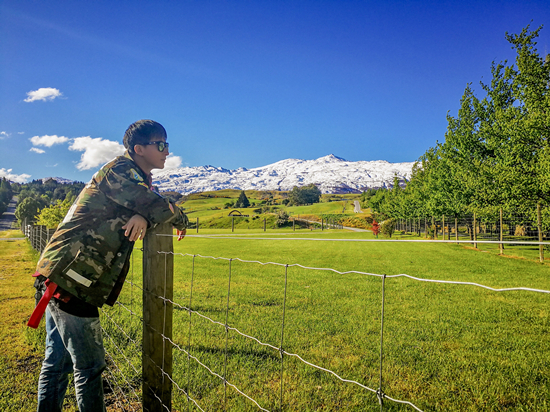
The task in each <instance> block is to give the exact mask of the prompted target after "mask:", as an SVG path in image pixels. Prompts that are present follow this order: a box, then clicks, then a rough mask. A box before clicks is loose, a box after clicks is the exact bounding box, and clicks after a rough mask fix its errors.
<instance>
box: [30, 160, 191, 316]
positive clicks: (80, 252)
mask: <svg viewBox="0 0 550 412" xmlns="http://www.w3.org/2000/svg"><path fill="white" fill-rule="evenodd" d="M150 181H151V177H150V176H148V175H146V174H145V173H144V172H143V171H142V170H141V169H140V168H139V167H138V166H137V164H136V163H134V161H133V160H132V158H131V157H130V156H129V155H128V154H127V153H126V154H125V155H124V156H119V157H117V158H115V159H113V160H112V161H110V162H109V163H107V164H106V165H105V166H103V167H102V168H101V169H100V170H99V171H98V172H97V173H96V174H95V175H94V176H93V177H92V180H91V181H90V183H88V184H87V185H86V187H85V188H84V189H83V190H82V192H81V193H80V195H79V196H78V198H77V199H76V201H75V202H74V204H73V205H72V207H71V209H70V210H69V212H68V213H67V216H65V219H64V220H63V222H62V223H61V224H60V225H59V226H58V228H57V230H56V232H55V234H54V235H53V236H52V238H51V240H50V241H49V242H48V244H47V246H46V248H45V249H44V251H43V253H42V255H41V257H40V260H39V262H38V266H37V272H38V273H40V274H41V275H42V276H44V277H46V278H48V279H50V280H51V281H52V282H55V283H56V284H57V285H58V286H59V287H60V288H61V289H63V290H64V291H66V292H68V293H69V294H70V295H72V296H76V297H77V298H79V299H81V300H82V301H84V302H87V303H90V304H92V305H94V306H98V307H101V306H103V304H104V303H107V304H110V305H113V304H114V302H115V301H116V298H117V297H118V294H119V293H120V289H121V288H122V282H123V281H124V278H125V277H126V274H127V272H128V266H129V265H128V262H129V256H130V254H131V253H132V248H133V246H134V242H130V241H129V240H128V238H127V237H126V236H124V229H122V226H124V225H125V224H126V223H127V222H128V220H129V219H130V218H131V217H132V216H133V215H135V214H136V213H138V214H140V215H142V216H143V217H144V218H145V219H147V221H148V222H149V224H150V225H156V224H158V223H163V222H169V223H172V225H173V226H174V227H176V228H177V229H180V230H182V229H185V228H186V227H187V225H188V219H187V216H186V215H185V214H184V213H183V212H182V211H181V210H180V209H179V208H178V207H177V206H176V205H174V204H172V203H170V201H169V200H168V199H166V198H164V197H162V196H160V195H159V194H157V193H156V192H154V191H153V190H152V189H151V187H150V183H149V182H150Z"/></svg>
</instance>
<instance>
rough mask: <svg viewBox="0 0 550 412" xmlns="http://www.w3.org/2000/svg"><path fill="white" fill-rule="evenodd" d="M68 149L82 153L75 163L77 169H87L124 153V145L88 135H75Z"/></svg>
mask: <svg viewBox="0 0 550 412" xmlns="http://www.w3.org/2000/svg"><path fill="white" fill-rule="evenodd" d="M69 150H75V151H79V152H84V153H82V156H80V162H79V163H78V164H77V165H76V168H77V169H78V170H88V169H92V168H94V167H97V166H99V165H103V164H104V163H107V162H108V161H109V160H111V159H113V158H114V157H116V156H120V155H122V154H124V150H125V149H124V146H123V145H121V144H120V143H118V142H113V141H111V140H106V139H102V138H101V137H97V138H95V139H93V138H91V137H90V136H84V137H77V138H76V139H74V141H73V143H72V144H71V145H70V146H69Z"/></svg>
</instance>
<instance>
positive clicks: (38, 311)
mask: <svg viewBox="0 0 550 412" xmlns="http://www.w3.org/2000/svg"><path fill="white" fill-rule="evenodd" d="M46 285H47V288H46V291H45V292H44V294H43V295H42V298H41V299H40V301H39V302H38V305H36V308H34V311H33V312H32V315H31V318H30V319H29V321H28V322H27V326H28V327H30V328H33V329H36V328H37V327H38V325H40V320H41V319H42V316H43V315H44V312H46V307H47V306H48V302H49V301H50V299H51V298H52V296H53V294H54V292H55V289H57V285H56V284H55V283H53V282H52V281H50V280H47V281H46Z"/></svg>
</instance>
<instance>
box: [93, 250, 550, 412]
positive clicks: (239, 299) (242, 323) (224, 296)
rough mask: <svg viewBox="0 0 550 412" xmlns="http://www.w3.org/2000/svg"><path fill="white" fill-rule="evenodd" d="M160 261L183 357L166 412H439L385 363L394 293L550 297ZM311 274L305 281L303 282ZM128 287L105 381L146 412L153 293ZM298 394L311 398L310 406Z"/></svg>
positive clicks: (193, 259)
mask: <svg viewBox="0 0 550 412" xmlns="http://www.w3.org/2000/svg"><path fill="white" fill-rule="evenodd" d="M158 253H159V254H172V255H173V256H174V259H175V267H176V271H177V273H178V276H177V277H176V280H175V284H174V297H173V299H166V298H165V297H163V296H156V295H155V296H150V298H151V299H160V300H162V301H163V302H164V304H165V305H171V306H172V307H173V313H174V315H173V336H171V337H169V336H165V335H164V334H163V332H162V331H157V332H158V333H159V334H161V335H162V336H163V339H164V340H165V341H166V342H168V343H169V345H170V347H171V351H172V353H173V373H172V374H168V373H166V372H165V371H163V370H162V368H161V367H160V366H159V365H157V367H158V374H159V376H160V377H162V379H169V380H170V382H171V386H172V405H171V406H168V405H164V406H163V407H162V409H163V410H168V411H170V410H177V411H180V410H181V411H184V410H189V411H198V410H200V411H218V410H239V411H241V410H243V411H248V410H250V411H254V410H261V411H284V410H288V411H293V410H308V406H309V408H311V409H309V410H401V409H400V408H405V409H403V410H407V409H409V410H418V411H420V410H433V405H432V406H430V402H429V399H422V400H421V404H422V405H426V406H425V409H421V407H420V406H418V403H419V402H418V400H417V399H412V398H408V399H407V398H404V399H401V398H400V397H399V396H397V395H394V393H393V392H397V393H406V392H407V391H403V390H402V388H399V387H400V386H402V385H403V384H405V385H413V386H415V385H422V382H401V383H400V382H399V381H400V379H403V378H402V377H401V376H400V375H401V372H399V371H396V370H395V363H393V362H390V365H388V360H389V359H390V358H391V356H392V355H393V354H395V353H396V352H395V350H392V351H391V353H387V352H386V351H385V342H384V338H385V336H386V334H389V335H390V337H391V338H392V339H395V335H396V333H397V330H398V329H399V323H400V320H399V319H398V318H399V309H398V306H399V305H397V306H396V305H395V304H391V305H390V306H389V307H388V304H387V300H388V299H389V300H390V301H391V290H390V291H389V290H388V288H387V287H388V282H396V281H399V279H401V280H402V281H404V282H406V284H407V285H409V284H410V283H412V282H423V283H426V284H429V285H432V286H431V287H432V288H434V289H433V290H436V289H439V290H440V291H441V288H442V287H444V290H445V292H444V293H448V294H453V292H456V293H457V295H458V299H461V298H463V296H462V293H461V289H462V288H475V289H477V290H478V292H476V293H477V295H476V299H483V294H484V293H492V294H500V293H505V292H506V293H529V294H536V295H540V296H547V294H548V293H550V291H548V290H542V289H533V288H525V287H513V288H494V287H489V286H486V285H483V284H479V283H474V282H455V281H446V280H431V279H422V278H419V277H413V276H409V275H405V274H400V275H393V276H386V275H381V274H373V273H366V272H360V271H348V272H340V271H337V270H335V269H331V268H313V267H305V266H302V265H298V264H292V265H289V264H284V263H274V262H259V261H249V260H242V259H238V258H226V257H213V256H201V255H189V254H179V253H175V254H174V253H173V252H166V251H158ZM304 271H306V272H307V274H306V275H304V274H303V273H302V274H300V276H298V272H304ZM180 274H183V276H181V275H180ZM327 276H330V278H331V280H332V284H333V287H332V289H331V290H327V291H326V299H322V301H315V300H313V299H312V296H311V294H310V293H309V291H310V290H312V289H317V288H319V287H321V286H322V285H323V281H322V280H321V279H323V278H326V277H327ZM251 279H253V280H254V282H251ZM128 283H129V285H128V286H129V287H126V288H125V293H124V294H123V295H121V298H120V302H118V304H117V306H116V307H114V308H112V309H105V310H103V311H102V317H103V319H102V323H103V324H104V328H105V332H106V333H105V335H106V337H107V338H106V340H109V341H112V342H110V343H108V344H106V348H107V350H108V352H109V357H110V358H111V359H112V360H113V362H112V365H113V366H112V367H110V370H109V373H108V375H107V380H108V381H109V382H110V385H111V386H112V387H113V390H112V393H113V398H115V399H116V400H114V401H113V402H118V404H117V405H119V408H121V409H120V410H141V409H139V408H140V406H139V402H140V374H139V371H140V366H139V365H140V361H139V358H140V356H141V353H139V351H140V344H139V342H140V340H139V339H140V331H141V329H142V326H141V325H140V322H141V321H142V319H141V318H140V314H139V312H140V309H139V305H140V302H139V299H137V300H136V296H141V293H142V292H143V290H142V289H141V285H140V282H139V281H138V280H136V279H135V278H134V279H129V280H128ZM344 284H348V287H344ZM349 284H352V285H353V290H349V289H350V288H349ZM399 287H403V286H402V285H401V286H399ZM449 287H450V288H449ZM388 294H389V296H390V297H389V298H388ZM359 295H361V296H362V302H364V307H363V308H362V310H360V311H359V312H357V311H356V310H355V309H354V308H352V307H351V305H353V302H357V296H359ZM419 299H420V298H419ZM544 299H546V302H547V298H546V297H544ZM420 300H421V299H420ZM426 302H429V299H427V300H426V301H424V302H423V304H425V303H426ZM426 310H429V308H426ZM472 315H473V316H475V311H473V312H472ZM438 316H439V319H438V321H437V322H436V323H438V327H441V325H444V324H445V323H446V322H451V321H452V320H451V319H447V318H445V315H444V314H439V315H438ZM442 317H443V319H442ZM115 319H116V320H115ZM297 319H300V321H299V322H298V321H297ZM455 321H456V320H455ZM439 332H441V331H439ZM422 339H424V337H422ZM414 346H415V345H414V343H411V342H409V343H406V342H402V343H401V347H400V348H399V350H400V351H402V352H403V351H406V352H407V353H408V355H411V354H412V355H413V356H415V354H416V355H418V353H419V352H422V350H419V349H418V348H415V347H414ZM115 364H116V365H117V366H114V365H115ZM404 368H405V369H406V368H407V366H406V365H404ZM446 384H449V385H450V386H452V384H450V383H446ZM392 390H393V392H392ZM299 393H302V394H304V393H305V394H306V395H305V396H306V398H307V399H309V405H308V404H304V399H303V398H304V395H298V396H297V394H299ZM422 405H421V406H422ZM170 408H171V409H170ZM369 408H370V409H369Z"/></svg>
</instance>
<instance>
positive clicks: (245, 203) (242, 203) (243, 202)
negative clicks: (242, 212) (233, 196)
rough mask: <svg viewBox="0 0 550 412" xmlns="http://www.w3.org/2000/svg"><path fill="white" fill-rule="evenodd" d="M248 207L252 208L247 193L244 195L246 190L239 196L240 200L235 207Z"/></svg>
mask: <svg viewBox="0 0 550 412" xmlns="http://www.w3.org/2000/svg"><path fill="white" fill-rule="evenodd" d="M248 206H250V202H249V201H248V198H247V197H246V193H244V190H241V193H240V194H239V198H238V199H237V202H236V203H235V207H237V208H244V207H248Z"/></svg>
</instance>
